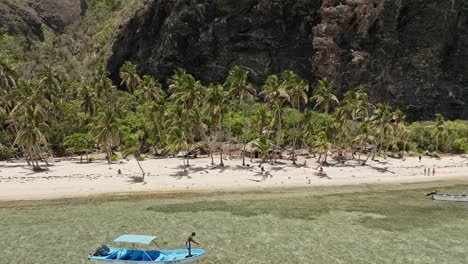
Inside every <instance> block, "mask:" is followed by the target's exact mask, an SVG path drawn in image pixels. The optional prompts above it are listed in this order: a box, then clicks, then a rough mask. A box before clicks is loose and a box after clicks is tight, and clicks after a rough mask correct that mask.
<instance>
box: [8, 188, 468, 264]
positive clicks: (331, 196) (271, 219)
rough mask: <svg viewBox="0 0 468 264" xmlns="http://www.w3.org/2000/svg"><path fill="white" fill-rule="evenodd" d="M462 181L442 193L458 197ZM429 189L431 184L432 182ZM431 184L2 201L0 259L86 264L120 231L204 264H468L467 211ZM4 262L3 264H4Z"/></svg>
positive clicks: (24, 262)
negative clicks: (197, 247) (194, 245)
mask: <svg viewBox="0 0 468 264" xmlns="http://www.w3.org/2000/svg"><path fill="white" fill-rule="evenodd" d="M467 186H468V185H465V186H461V185H457V186H453V187H445V189H444V190H452V191H460V190H464V189H466V187H467ZM430 187H432V186H430ZM427 190H430V189H429V186H420V185H418V186H416V185H415V186H409V187H398V186H391V187H376V188H370V189H369V188H365V187H340V188H337V187H336V188H322V189H294V190H269V191H259V192H242V193H202V194H172V195H155V196H140V197H114V198H109V197H107V198H95V199H77V200H61V201H51V202H30V203H24V202H23V203H4V204H0V224H1V225H0V233H1V236H2V238H1V239H0V248H2V252H3V254H2V261H0V262H1V263H23V264H29V263H31V264H32V263H49V264H52V263H60V264H62V263H88V261H87V259H86V255H87V254H88V253H89V252H93V251H94V250H95V249H96V247H97V246H98V245H100V244H101V243H109V242H110V241H112V240H113V239H114V238H115V237H117V236H118V235H120V234H126V233H129V234H156V235H158V236H159V239H158V243H159V245H160V246H161V247H164V248H169V249H173V248H183V247H184V241H185V239H186V237H187V235H188V233H189V232H191V231H196V232H197V236H196V237H195V238H196V239H197V240H198V241H199V242H200V243H202V247H203V248H205V249H206V250H207V251H208V254H207V256H206V258H205V259H204V260H203V261H202V262H201V263H244V264H248V263H322V264H323V263H392V264H395V263H405V264H407V263H424V264H427V263H450V264H457V263H460V264H466V263H468V246H467V238H468V206H467V205H466V204H463V203H458V204H457V203H443V202H435V201H431V200H429V199H426V198H425V197H424V196H423V195H422V194H423V193H424V192H425V191H427ZM5 260H6V261H5Z"/></svg>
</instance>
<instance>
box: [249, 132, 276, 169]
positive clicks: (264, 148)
mask: <svg viewBox="0 0 468 264" xmlns="http://www.w3.org/2000/svg"><path fill="white" fill-rule="evenodd" d="M272 144H273V142H271V140H269V139H268V137H267V136H265V135H262V136H260V137H259V138H258V139H257V140H255V141H254V142H253V144H252V145H253V147H254V150H255V151H259V152H260V153H261V155H262V158H261V161H260V165H261V164H262V162H264V161H265V159H267V158H268V151H269V150H270V148H271V145H272Z"/></svg>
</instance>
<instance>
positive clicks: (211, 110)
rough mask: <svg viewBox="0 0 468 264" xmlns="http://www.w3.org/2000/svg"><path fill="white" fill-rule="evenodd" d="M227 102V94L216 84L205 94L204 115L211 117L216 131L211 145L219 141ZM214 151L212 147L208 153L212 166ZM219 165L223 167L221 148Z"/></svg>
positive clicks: (221, 149) (221, 150)
mask: <svg viewBox="0 0 468 264" xmlns="http://www.w3.org/2000/svg"><path fill="white" fill-rule="evenodd" d="M227 100H228V93H227V92H226V91H225V90H224V87H223V86H221V85H219V84H216V85H210V86H209V87H208V91H207V93H206V98H205V103H206V108H205V113H206V115H210V116H211V124H212V126H213V127H214V129H215V130H216V132H215V135H214V144H213V145H217V144H218V142H219V140H220V139H221V131H222V125H223V120H224V116H225V114H226V113H227V110H228V108H227V103H228V102H227ZM214 149H215V146H212V147H211V151H210V152H211V159H212V161H211V163H212V164H214V162H213V150H214ZM219 165H220V166H224V162H223V148H222V147H221V148H220V164H219Z"/></svg>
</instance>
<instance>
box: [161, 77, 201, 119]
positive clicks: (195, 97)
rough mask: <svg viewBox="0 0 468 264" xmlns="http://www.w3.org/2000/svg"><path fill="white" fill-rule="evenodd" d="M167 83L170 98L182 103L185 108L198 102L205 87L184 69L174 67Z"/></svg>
mask: <svg viewBox="0 0 468 264" xmlns="http://www.w3.org/2000/svg"><path fill="white" fill-rule="evenodd" d="M168 83H169V92H170V93H172V94H171V96H170V99H171V100H172V101H173V102H175V103H180V104H183V105H184V107H185V109H187V110H188V109H190V108H192V106H194V105H198V104H200V102H201V101H202V99H203V95H204V92H205V91H204V89H205V87H203V85H202V84H201V82H200V81H197V80H196V79H195V78H194V77H193V76H192V75H191V74H188V73H187V72H186V71H185V70H184V69H180V68H178V69H176V70H175V72H174V74H173V75H172V76H171V78H170V79H169V80H168Z"/></svg>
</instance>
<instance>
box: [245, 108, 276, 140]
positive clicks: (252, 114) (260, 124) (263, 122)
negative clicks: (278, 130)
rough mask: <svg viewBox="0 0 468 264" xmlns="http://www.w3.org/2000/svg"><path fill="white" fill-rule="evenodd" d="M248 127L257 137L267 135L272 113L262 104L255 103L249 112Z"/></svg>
mask: <svg viewBox="0 0 468 264" xmlns="http://www.w3.org/2000/svg"><path fill="white" fill-rule="evenodd" d="M249 121H250V127H252V128H253V130H254V131H255V132H256V133H257V134H258V136H261V135H264V134H267V135H268V134H269V131H270V125H271V121H272V113H271V111H270V109H269V108H268V106H267V105H266V104H264V103H255V104H254V105H253V106H252V107H251V109H250V111H249Z"/></svg>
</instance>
